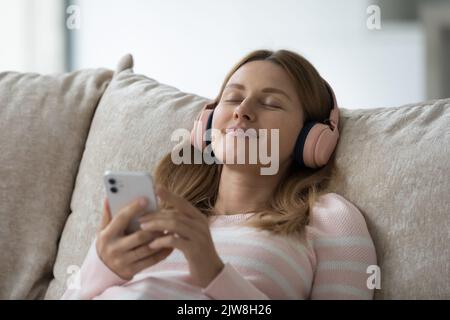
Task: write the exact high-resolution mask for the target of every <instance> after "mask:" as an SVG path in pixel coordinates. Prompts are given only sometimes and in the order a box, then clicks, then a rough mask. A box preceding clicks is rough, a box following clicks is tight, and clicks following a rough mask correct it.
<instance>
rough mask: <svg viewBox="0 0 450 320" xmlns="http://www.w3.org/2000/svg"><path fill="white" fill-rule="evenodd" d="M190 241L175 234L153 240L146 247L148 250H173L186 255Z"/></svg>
mask: <svg viewBox="0 0 450 320" xmlns="http://www.w3.org/2000/svg"><path fill="white" fill-rule="evenodd" d="M191 243H192V242H191V241H189V240H186V239H183V238H181V237H177V236H176V235H175V234H169V235H166V236H164V237H159V238H157V239H155V240H153V241H152V242H151V243H150V244H149V245H148V246H149V247H150V249H155V250H159V249H163V248H175V249H178V250H180V251H181V252H183V253H184V254H187V252H188V250H189V247H190V246H191Z"/></svg>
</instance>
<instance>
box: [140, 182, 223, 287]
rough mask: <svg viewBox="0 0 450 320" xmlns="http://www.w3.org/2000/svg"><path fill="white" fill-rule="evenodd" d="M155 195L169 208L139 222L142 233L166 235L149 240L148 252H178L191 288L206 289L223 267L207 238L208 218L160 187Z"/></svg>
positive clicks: (149, 215)
mask: <svg viewBox="0 0 450 320" xmlns="http://www.w3.org/2000/svg"><path fill="white" fill-rule="evenodd" d="M156 194H157V195H158V196H159V198H160V199H161V200H163V201H165V202H166V203H167V204H168V205H170V206H171V208H169V209H160V210H158V211H157V212H156V213H151V214H147V215H145V216H143V217H141V218H140V219H139V221H140V222H141V228H142V229H143V230H146V231H162V232H167V234H166V235H164V236H161V237H159V238H157V239H155V240H153V241H152V242H151V244H150V248H153V249H161V248H176V249H178V250H180V251H181V252H182V253H183V254H184V257H185V258H186V260H187V261H188V264H189V270H190V273H191V277H192V280H193V282H194V284H195V285H198V286H200V287H202V288H204V287H206V286H208V284H209V283H210V282H211V281H212V280H213V279H214V278H215V277H216V276H217V275H218V274H219V273H220V272H221V271H222V269H223V267H224V263H223V262H222V260H221V259H220V257H219V255H218V254H217V251H216V249H215V247H214V243H213V240H212V238H211V233H210V229H209V224H208V218H207V217H206V216H205V215H204V214H203V213H201V211H200V210H198V209H197V208H196V207H194V206H193V205H192V204H191V203H190V202H189V201H187V200H186V199H184V198H182V197H180V196H178V195H176V194H174V193H173V192H170V191H169V190H167V189H166V188H164V187H162V186H158V188H156Z"/></svg>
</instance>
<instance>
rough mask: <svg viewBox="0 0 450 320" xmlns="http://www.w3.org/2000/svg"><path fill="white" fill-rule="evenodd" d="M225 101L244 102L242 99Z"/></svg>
mask: <svg viewBox="0 0 450 320" xmlns="http://www.w3.org/2000/svg"><path fill="white" fill-rule="evenodd" d="M225 102H242V100H225Z"/></svg>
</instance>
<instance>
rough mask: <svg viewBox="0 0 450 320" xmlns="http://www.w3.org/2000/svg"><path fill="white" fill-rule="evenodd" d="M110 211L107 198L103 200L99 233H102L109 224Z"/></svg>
mask: <svg viewBox="0 0 450 320" xmlns="http://www.w3.org/2000/svg"><path fill="white" fill-rule="evenodd" d="M111 220H112V218H111V211H110V208H109V202H108V198H104V199H103V214H102V220H101V221H100V227H99V231H102V230H103V229H105V228H106V226H107V225H108V224H109V223H110V222H111Z"/></svg>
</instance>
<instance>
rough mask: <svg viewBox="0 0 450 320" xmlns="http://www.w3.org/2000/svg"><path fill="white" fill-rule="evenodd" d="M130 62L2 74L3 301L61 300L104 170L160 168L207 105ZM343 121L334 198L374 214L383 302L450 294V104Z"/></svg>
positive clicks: (94, 218) (82, 250) (367, 113)
mask: <svg viewBox="0 0 450 320" xmlns="http://www.w3.org/2000/svg"><path fill="white" fill-rule="evenodd" d="M132 68H133V60H132V57H131V56H130V55H127V56H125V57H123V58H122V59H121V60H120V62H119V63H118V66H117V68H116V70H115V72H113V71H111V70H107V69H95V70H80V71H77V72H72V73H66V74H53V75H39V74H32V73H16V72H3V73H0V99H1V100H0V101H1V102H0V130H1V135H0V147H1V152H0V178H1V183H0V218H1V225H0V252H1V254H2V257H1V258H0V298H2V299H44V298H45V299H58V298H59V297H60V296H61V295H62V293H63V291H64V290H65V288H66V287H67V285H68V284H69V283H71V281H73V280H74V274H75V272H76V271H77V270H78V268H79V267H80V266H81V264H82V262H83V259H84V257H85V255H86V253H87V249H88V247H89V245H90V243H91V241H92V240H93V237H94V235H95V230H96V227H97V224H98V222H99V219H100V215H101V209H102V205H101V204H102V203H101V201H102V199H103V197H104V195H105V193H104V190H103V185H102V174H103V172H104V171H105V170H106V169H113V170H114V169H120V170H147V171H150V172H152V170H153V168H154V166H155V164H156V163H157V161H158V160H159V158H160V157H161V156H162V155H163V154H165V153H167V152H169V151H170V150H171V148H172V147H173V146H174V145H175V142H170V134H171V132H172V131H173V130H174V129H176V128H186V129H190V128H191V127H192V125H193V122H194V118H195V116H196V115H197V113H198V112H199V110H200V108H201V107H202V106H203V105H204V103H205V102H206V101H208V99H206V98H204V97H200V96H197V95H195V94H190V93H184V92H181V91H179V90H178V89H176V88H174V87H171V86H168V85H165V84H161V83H158V82H157V81H156V80H153V79H151V78H148V77H146V76H143V75H138V74H135V73H134V72H133V69H132ZM218 89H219V88H218ZM337 97H338V99H339V92H337ZM343 107H345V106H343ZM339 126H340V131H341V140H340V142H339V145H338V148H337V151H336V158H335V161H336V167H337V169H338V171H337V173H336V176H335V177H334V179H333V181H332V183H331V185H330V186H329V191H330V192H337V193H339V194H341V195H343V196H344V197H346V198H347V199H349V200H350V201H352V202H353V203H354V204H355V205H356V206H357V207H358V208H359V209H360V210H361V211H362V212H363V214H364V216H365V217H366V221H367V224H368V227H369V230H370V232H371V234H372V236H373V239H374V242H375V245H376V248H377V256H378V262H379V266H380V268H381V289H377V290H376V292H375V298H376V299H420V298H423V299H431V298H435V299H449V298H450V246H449V243H450V231H449V230H450V221H449V220H450V194H449V193H450V99H443V100H433V101H427V102H420V103H415V104H410V105H406V106H400V107H392V108H377V109H358V110H350V109H345V108H342V109H341V122H340V125H339ZM368 276H369V275H368Z"/></svg>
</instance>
